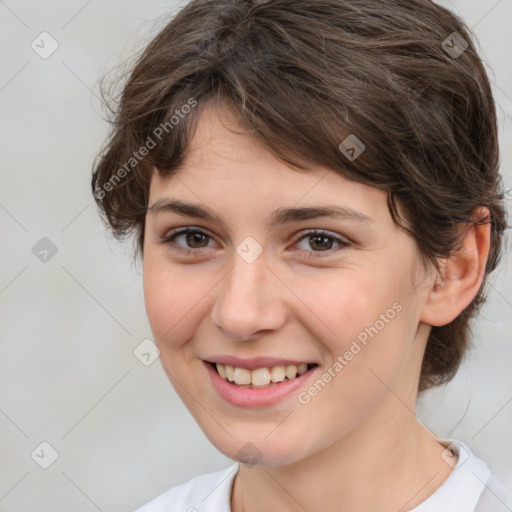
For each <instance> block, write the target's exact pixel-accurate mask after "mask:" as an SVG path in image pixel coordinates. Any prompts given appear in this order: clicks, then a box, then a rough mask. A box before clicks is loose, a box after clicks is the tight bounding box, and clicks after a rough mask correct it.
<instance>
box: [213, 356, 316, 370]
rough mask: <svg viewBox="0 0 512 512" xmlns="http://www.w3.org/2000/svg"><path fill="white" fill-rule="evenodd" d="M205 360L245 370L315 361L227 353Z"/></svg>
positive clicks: (297, 364)
mask: <svg viewBox="0 0 512 512" xmlns="http://www.w3.org/2000/svg"><path fill="white" fill-rule="evenodd" d="M205 361H207V362H209V363H221V364H224V365H226V364H227V365H229V366H234V367H237V368H246V369H247V370H256V369H258V368H272V367H273V366H286V365H290V364H293V365H296V366H299V365H300V364H304V363H305V364H310V365H315V364H316V363H311V362H308V361H305V360H302V361H300V360H297V359H283V358H276V357H253V358H251V359H240V358H239V357H235V356H228V355H219V356H212V357H209V358H208V359H205Z"/></svg>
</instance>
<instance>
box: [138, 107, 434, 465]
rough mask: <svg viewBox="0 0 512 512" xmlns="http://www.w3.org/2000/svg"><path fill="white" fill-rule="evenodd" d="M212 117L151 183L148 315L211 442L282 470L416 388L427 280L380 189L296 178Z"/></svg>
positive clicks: (311, 176)
mask: <svg viewBox="0 0 512 512" xmlns="http://www.w3.org/2000/svg"><path fill="white" fill-rule="evenodd" d="M222 119H223V120H224V122H223V123H222V122H221V121H220V120H219V118H218V116H217V115H216V114H215V111H214V110H211V109H206V110H204V112H203V114H202V116H201V118H200V121H199V124H198V127H197V131H196V133H195V136H194V138H193V140H192V141H191V145H190V148H189V152H188V156H187V159H186V160H185V164H184V166H183V167H182V168H181V169H180V170H179V171H178V172H177V173H176V174H174V175H173V176H171V177H170V178H162V177H161V176H160V175H159V174H158V173H155V174H154V175H153V177H152V181H151V186H150V197H149V210H148V214H147V216H146V225H145V240H144V270H143V272H144V294H145V302H146V310H147V314H148V318H149V322H150V325H151V328H152V331H153V335H154V339H155V342H156V344H157V346H158V347H159V349H160V359H161V362H162V365H163V367H164V369H165V371H166V373H167V375H168V376H169V379H170V381H171V382H172V384H173V386H174V388H175V389H176V392H177V393H178V394H179V396H180V397H181V399H182V400H183V402H184V403H185V405H186V406H187V408H188V409H189V411H190V412H191V414H192V415H193V416H194V418H195V419H196V421H197V422H198V424H199V425H200V427H201V428H202V430H203V431H204V433H205V434H206V436H207V437H208V438H209V439H210V440H211V442H212V443H213V444H214V445H215V446H216V447H217V448H218V449H219V450H221V451H222V452H223V453H225V454H226V455H227V456H228V457H231V458H232V459H236V460H241V459H244V458H246V457H250V456H251V455H252V456H253V457H254V459H253V460H254V461H255V462H256V461H257V462H258V463H259V464H268V465H282V464H287V463H292V462H295V461H298V460H301V459H304V458H305V457H308V456H311V455H313V454H315V453H320V452H321V451H322V450H324V449H326V448H327V447H329V446H331V445H333V444H334V443H336V442H339V441H340V440H342V439H343V438H344V437H346V436H348V435H353V434H354V433H356V432H358V431H362V430H363V429H365V428H366V427H367V426H368V425H369V424H371V423H372V422H373V423H375V425H377V420H378V419H379V418H380V419H382V418H384V417H386V418H387V420H390V418H392V414H391V412H390V409H389V407H388V405H387V404H388V401H389V400H388V397H389V392H388V387H392V388H393V389H394V390H395V392H397V394H399V393H404V394H408V393H414V392H415V389H416V386H417V378H418V374H419V370H420V365H421V357H422V354H423V350H424V343H422V342H420V341H419V340H418V324H419V319H420V316H421V308H422V305H423V304H424V301H425V296H426V292H424V291H423V288H422V287H421V286H419V283H421V282H422V280H424V278H425V276H426V275H427V273H426V270H425V269H423V267H422V266H421V265H420V263H419V255H418V252H417V249H416V246H415V243H414V241H413V240H412V239H411V238H410V237H409V236H408V235H407V234H406V233H405V232H404V231H402V230H401V229H399V228H398V227H397V226H396V225H395V224H394V223H393V222H392V219H391V217H390V214H389V211H388V208H387V203H386V193H385V192H383V191H380V190H377V189H374V188H371V187H368V186H366V185H362V184H359V183H354V182H350V181H347V180H346V179H344V178H343V177H341V176H340V175H338V174H336V173H335V172H334V171H332V170H329V169H325V168H321V167H313V168H311V170H308V171H297V170H295V169H291V168H289V167H287V166H286V165H285V164H283V163H281V162H280V161H278V160H277V159H276V158H274V157H273V156H272V155H271V154H270V153H269V152H268V151H267V150H266V149H265V148H264V147H263V146H261V145H260V144H259V143H258V142H257V141H256V140H255V139H253V138H252V137H251V136H249V135H246V134H240V133H238V134H237V133H233V132H232V131H230V130H229V129H228V128H234V129H237V131H239V132H240V131H242V130H241V129H240V127H237V126H236V125H235V124H234V122H233V121H230V122H229V123H228V122H227V121H228V119H229V118H228V117H227V112H225V113H224V114H223V116H222ZM225 125H226V126H227V127H226V126H225ZM177 202H180V203H179V205H181V206H180V207H178V206H179V205H178V206H177V204H178V203H177ZM185 204H187V205H188V204H192V205H196V206H197V207H200V208H201V209H204V210H206V211H207V212H209V213H211V216H210V217H205V216H204V215H200V212H199V210H198V209H197V208H184V207H183V205H185ZM319 208H323V209H324V208H329V209H338V212H339V213H338V214H337V215H335V216H334V215H327V214H325V212H323V215H319V214H320V213H322V212H319V211H318V210H317V209H319ZM288 209H290V210H288ZM297 209H299V210H297ZM186 230H188V232H187V231H186ZM212 363H213V364H212ZM215 363H221V366H219V370H216V369H215V368H216V366H215ZM304 365H307V367H305V366H304ZM226 367H233V368H234V370H230V369H229V368H226ZM305 368H306V369H305ZM304 370H305V371H304ZM297 371H298V373H300V375H298V376H297V377H295V378H294V373H295V372H297ZM225 372H226V373H227V377H231V378H232V379H233V378H234V379H235V382H233V383H231V382H229V381H228V379H227V378H224V377H223V376H224V374H225ZM231 372H232V373H231ZM219 373H220V374H222V376H221V375H219ZM233 374H234V376H233ZM272 377H273V381H277V382H273V381H272V382H270V383H269V382H268V381H269V378H272ZM283 379H284V380H283ZM237 382H238V384H237ZM390 421H392V420H390ZM247 443H252V444H247Z"/></svg>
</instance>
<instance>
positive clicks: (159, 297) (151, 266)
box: [144, 255, 211, 350]
mask: <svg viewBox="0 0 512 512" xmlns="http://www.w3.org/2000/svg"><path fill="white" fill-rule="evenodd" d="M210 288H211V286H208V285H207V284H206V280H202V279H194V278H193V276H190V275H189V273H188V272H186V271H179V270H178V269H177V268H172V267H171V266H170V265H165V264H162V263H161V262H159V261H157V260H156V258H153V257H151V256H150V255H148V257H147V259H145V260H144V302H145V305H146V313H147V317H148V320H149V323H150V326H151V330H152V331H153V335H154V337H155V342H156V344H157V346H158V347H159V348H160V350H175V349H178V348H180V346H181V344H182V343H184V342H185V341H186V340H187V339H189V338H190V337H191V336H192V335H193V333H194V329H195V323H196V322H195V320H194V319H195V317H196V316H197V315H198V311H199V309H200V307H201V299H202V298H204V296H205V295H206V294H207V293H208V290H209V289H210Z"/></svg>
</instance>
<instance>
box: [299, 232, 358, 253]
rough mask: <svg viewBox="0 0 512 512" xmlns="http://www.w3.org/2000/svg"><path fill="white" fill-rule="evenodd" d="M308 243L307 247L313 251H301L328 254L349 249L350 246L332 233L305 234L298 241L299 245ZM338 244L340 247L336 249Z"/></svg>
mask: <svg viewBox="0 0 512 512" xmlns="http://www.w3.org/2000/svg"><path fill="white" fill-rule="evenodd" d="M305 240H306V241H307V244H306V245H307V246H309V247H310V248H311V249H313V251H310V250H308V248H307V247H306V248H304V247H303V248H301V249H299V250H300V251H305V252H309V253H311V252H313V253H318V252H328V251H331V250H337V249H343V248H345V247H348V246H349V245H350V243H349V242H347V241H345V240H343V239H341V238H339V237H337V236H334V235H333V234H332V233H330V232H328V231H318V230H317V231H309V232H307V233H306V234H304V235H303V236H302V237H300V238H299V239H298V240H297V242H296V243H297V244H298V243H301V242H303V241H305ZM335 244H338V247H334V248H333V245H335ZM308 257H313V258H314V257H316V256H315V255H314V254H311V255H309V256H308Z"/></svg>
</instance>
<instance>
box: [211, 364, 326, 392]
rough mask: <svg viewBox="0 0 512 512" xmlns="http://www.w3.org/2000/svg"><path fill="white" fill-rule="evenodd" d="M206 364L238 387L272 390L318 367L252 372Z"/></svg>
mask: <svg viewBox="0 0 512 512" xmlns="http://www.w3.org/2000/svg"><path fill="white" fill-rule="evenodd" d="M205 362H206V363H207V364H208V365H210V367H211V368H212V369H213V370H214V371H215V372H216V373H217V375H219V377H220V378H221V379H223V380H225V381H227V382H229V383H230V384H232V385H235V386H237V387H241V388H249V389H266V388H272V387H275V386H278V385H279V384H281V383H285V382H288V381H293V380H296V379H298V378H299V377H300V376H301V375H303V374H305V373H306V372H309V371H310V370H312V369H314V368H316V367H317V366H318V365H317V364H316V363H301V364H298V365H295V364H287V365H284V364H283V365H275V366H268V367H267V366H265V367H261V368H255V369H252V370H251V369H248V368H242V367H238V366H231V365H228V364H223V363H215V362H211V361H205Z"/></svg>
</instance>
